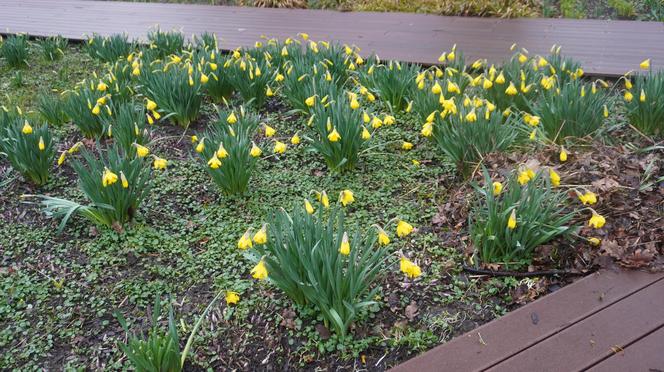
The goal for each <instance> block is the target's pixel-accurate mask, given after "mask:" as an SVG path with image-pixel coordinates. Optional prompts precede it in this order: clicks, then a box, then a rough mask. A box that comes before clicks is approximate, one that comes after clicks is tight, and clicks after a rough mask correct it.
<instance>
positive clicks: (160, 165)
mask: <svg viewBox="0 0 664 372" xmlns="http://www.w3.org/2000/svg"><path fill="white" fill-rule="evenodd" d="M167 165H168V160H166V159H164V158H160V157H158V156H155V157H154V162H152V167H153V168H154V169H166V166H167Z"/></svg>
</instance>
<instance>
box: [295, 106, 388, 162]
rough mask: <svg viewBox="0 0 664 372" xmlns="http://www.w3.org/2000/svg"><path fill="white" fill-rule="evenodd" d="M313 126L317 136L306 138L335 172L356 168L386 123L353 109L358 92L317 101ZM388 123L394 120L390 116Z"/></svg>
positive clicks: (310, 121) (313, 114)
mask: <svg viewBox="0 0 664 372" xmlns="http://www.w3.org/2000/svg"><path fill="white" fill-rule="evenodd" d="M314 100H315V101H314V102H312V109H311V117H310V118H309V125H310V126H311V127H312V129H313V130H314V132H315V135H314V136H313V137H305V138H306V139H308V141H309V142H310V143H311V146H312V148H313V149H314V150H315V151H316V152H317V153H319V154H320V155H321V156H322V157H323V158H324V159H325V162H326V163H327V166H328V167H329V168H330V169H331V170H334V171H345V170H348V169H352V168H354V167H355V165H356V164H357V162H358V160H359V157H360V150H362V149H363V148H365V147H366V144H367V142H368V141H369V140H370V139H371V136H372V133H373V131H374V130H376V129H378V128H379V127H381V126H382V125H387V124H385V121H384V119H385V117H383V118H382V119H381V118H380V117H378V116H375V115H369V114H368V113H367V112H366V111H363V110H360V109H359V108H353V106H352V103H353V101H354V100H357V97H356V94H355V93H347V94H341V95H339V96H336V97H330V96H325V97H322V98H321V99H318V98H316V97H315V98H314ZM387 120H388V123H391V124H393V123H394V119H393V118H392V117H391V116H389V118H388V119H387Z"/></svg>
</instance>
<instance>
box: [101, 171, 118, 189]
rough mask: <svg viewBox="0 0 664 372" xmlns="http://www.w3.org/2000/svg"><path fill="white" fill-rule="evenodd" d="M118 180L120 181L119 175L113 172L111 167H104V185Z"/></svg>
mask: <svg viewBox="0 0 664 372" xmlns="http://www.w3.org/2000/svg"><path fill="white" fill-rule="evenodd" d="M116 182H118V175H117V174H115V173H113V172H112V171H111V170H110V169H108V168H104V173H103V174H102V176H101V184H102V186H103V187H106V186H110V185H112V184H114V183H116Z"/></svg>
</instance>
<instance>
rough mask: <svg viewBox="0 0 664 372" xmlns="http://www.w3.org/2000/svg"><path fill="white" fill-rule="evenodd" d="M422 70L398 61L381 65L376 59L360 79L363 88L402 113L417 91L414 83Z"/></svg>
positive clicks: (362, 71)
mask: <svg viewBox="0 0 664 372" xmlns="http://www.w3.org/2000/svg"><path fill="white" fill-rule="evenodd" d="M420 70H421V66H419V65H415V64H405V63H404V64H402V63H399V62H397V61H390V62H388V63H387V64H381V63H380V60H378V59H376V61H375V63H372V64H369V65H367V66H365V68H363V69H362V70H361V71H360V73H359V74H358V77H359V81H360V83H361V84H362V86H365V87H367V88H368V89H369V91H371V92H372V93H373V94H375V95H377V96H378V97H379V98H380V99H381V100H382V101H383V102H385V103H387V104H388V105H389V106H390V107H391V108H392V110H394V111H402V110H404V109H406V107H407V106H408V103H409V101H410V99H411V97H412V96H413V92H414V90H415V85H414V84H413V82H414V81H415V77H416V76H417V75H418V74H419V72H420Z"/></svg>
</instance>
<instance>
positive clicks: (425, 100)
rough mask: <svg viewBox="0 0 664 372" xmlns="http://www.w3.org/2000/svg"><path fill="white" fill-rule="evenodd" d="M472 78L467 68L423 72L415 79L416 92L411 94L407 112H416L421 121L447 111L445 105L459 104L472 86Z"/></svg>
mask: <svg viewBox="0 0 664 372" xmlns="http://www.w3.org/2000/svg"><path fill="white" fill-rule="evenodd" d="M471 82H472V77H471V76H470V74H468V73H467V72H466V71H465V68H462V69H461V70H457V69H456V68H453V67H450V68H447V69H445V72H443V70H441V69H440V68H438V67H432V68H430V69H428V70H425V71H422V72H420V73H419V74H417V76H416V77H415V81H414V83H413V84H415V86H416V88H417V89H416V90H413V92H412V93H411V94H412V95H413V96H412V100H411V102H409V104H408V105H407V106H406V109H405V111H406V112H410V111H411V110H412V111H413V112H415V113H416V114H417V115H418V116H419V117H420V119H421V120H423V121H424V120H428V118H429V117H430V116H431V115H435V114H436V113H439V112H442V111H443V110H445V107H444V105H445V104H448V105H449V103H451V102H454V103H459V101H461V100H462V99H463V97H464V95H465V92H466V89H468V87H469V86H470V83H471Z"/></svg>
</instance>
